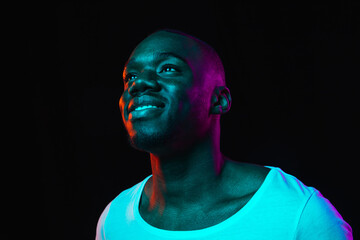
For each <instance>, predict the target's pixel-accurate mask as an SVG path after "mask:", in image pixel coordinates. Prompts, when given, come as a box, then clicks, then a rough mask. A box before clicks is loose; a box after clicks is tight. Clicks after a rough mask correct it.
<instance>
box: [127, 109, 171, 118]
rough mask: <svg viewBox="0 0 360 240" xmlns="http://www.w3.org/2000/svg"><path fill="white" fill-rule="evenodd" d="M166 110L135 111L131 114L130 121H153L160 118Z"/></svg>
mask: <svg viewBox="0 0 360 240" xmlns="http://www.w3.org/2000/svg"><path fill="white" fill-rule="evenodd" d="M163 110H164V108H147V109H142V110H134V111H132V112H131V113H129V120H135V119H136V120H137V119H151V118H154V117H157V116H160V115H161V113H162V112H163Z"/></svg>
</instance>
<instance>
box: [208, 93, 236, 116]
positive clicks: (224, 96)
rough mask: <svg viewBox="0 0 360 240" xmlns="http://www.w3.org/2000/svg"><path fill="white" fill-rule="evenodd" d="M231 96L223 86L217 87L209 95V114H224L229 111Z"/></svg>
mask: <svg viewBox="0 0 360 240" xmlns="http://www.w3.org/2000/svg"><path fill="white" fill-rule="evenodd" d="M230 107H231V94H230V90H229V89H228V88H227V87H225V86H217V87H215V89H214V92H213V94H212V95H211V106H210V114H224V113H227V112H228V111H229V110H230Z"/></svg>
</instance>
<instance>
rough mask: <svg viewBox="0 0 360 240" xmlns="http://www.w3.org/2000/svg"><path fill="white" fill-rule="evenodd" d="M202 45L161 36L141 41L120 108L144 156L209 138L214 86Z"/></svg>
mask: <svg viewBox="0 0 360 240" xmlns="http://www.w3.org/2000/svg"><path fill="white" fill-rule="evenodd" d="M204 71H205V68H204V64H203V59H202V54H201V49H200V48H199V45H198V43H197V42H196V41H194V40H193V39H190V38H188V37H186V36H182V35H179V34H174V33H168V32H158V33H155V34H153V35H151V36H149V37H148V38H146V39H145V40H144V41H143V42H141V43H140V44H139V45H138V47H137V48H136V49H135V50H134V51H133V53H132V54H131V56H130V58H129V60H128V62H127V65H126V66H125V69H124V73H123V79H124V92H123V94H122V96H121V98H120V102H119V106H120V110H121V114H122V118H123V122H124V125H125V128H126V130H127V132H128V134H129V138H130V142H131V144H132V145H133V146H134V147H135V148H137V149H139V150H143V151H147V152H152V153H154V152H155V153H156V152H158V153H161V152H163V151H174V150H176V149H181V148H183V147H186V146H187V145H189V144H191V143H192V142H193V141H195V140H196V139H198V138H201V137H203V136H204V135H205V134H206V132H207V130H208V128H209V126H210V118H209V106H210V98H211V95H210V94H209V93H210V92H211V90H212V89H211V87H210V88H209V86H206V87H205V84H203V82H204V79H203V76H204Z"/></svg>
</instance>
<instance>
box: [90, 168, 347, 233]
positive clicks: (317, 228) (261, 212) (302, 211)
mask: <svg viewBox="0 0 360 240" xmlns="http://www.w3.org/2000/svg"><path fill="white" fill-rule="evenodd" d="M269 168H271V170H270V172H269V173H268V175H267V177H266V178H265V180H264V182H263V184H262V185H261V187H260V188H259V189H258V191H257V192H256V193H255V194H254V195H253V197H252V198H251V199H250V200H249V202H248V203H247V204H246V205H245V206H244V207H243V208H241V209H240V210H239V211H238V212H237V213H235V214H234V215H232V216H231V217H229V218H228V219H226V220H225V221H223V222H221V223H219V224H217V225H214V226H211V227H207V228H204V229H200V230H191V231H170V230H164V229H159V228H156V227H153V226H151V225H150V224H148V223H147V222H146V221H145V220H144V219H143V218H142V217H141V215H140V213H139V201H140V197H141V194H142V191H143V188H144V186H145V183H146V181H147V180H148V179H149V178H150V177H151V176H149V177H147V178H146V179H144V180H143V181H142V182H140V183H138V184H137V185H135V186H133V187H132V188H129V189H127V190H125V191H123V192H122V193H121V194H120V195H118V196H117V197H116V198H115V199H114V200H113V201H111V202H110V203H109V205H108V206H107V207H106V208H105V210H104V211H103V213H102V215H101V217H100V219H99V222H98V226H97V232H96V240H120V239H121V240H127V239H129V240H135V239H145V240H151V239H194V240H195V239H196V240H201V239H206V240H212V239H221V240H227V239H244V240H252V239H254V240H255V239H256V240H258V239H266V240H269V239H271V240H272V239H276V240H283V239H287V240H289V239H291V240H293V239H294V240H295V239H307V240H311V239H316V240H325V239H327V240H329V239H331V240H338V239H353V237H352V229H351V227H350V225H349V224H347V223H346V222H345V221H344V220H343V219H342V217H341V215H340V214H339V213H338V212H337V211H336V209H335V208H334V206H333V205H331V203H330V202H329V201H328V200H327V199H326V198H324V197H323V196H322V195H321V193H320V192H319V191H318V190H316V189H315V188H313V187H307V186H305V185H304V184H303V183H302V182H300V181H299V180H298V179H297V178H295V177H294V176H291V175H289V174H287V173H285V172H283V171H282V170H281V169H280V168H275V167H269Z"/></svg>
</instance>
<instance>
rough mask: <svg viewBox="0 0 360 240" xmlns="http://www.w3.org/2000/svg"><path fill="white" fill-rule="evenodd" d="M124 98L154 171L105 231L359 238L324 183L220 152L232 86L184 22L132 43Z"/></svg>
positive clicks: (117, 207) (151, 235)
mask: <svg viewBox="0 0 360 240" xmlns="http://www.w3.org/2000/svg"><path fill="white" fill-rule="evenodd" d="M123 78H124V92H123V94H122V96H121V98H120V102H119V106H120V110H121V113H122V118H123V122H124V125H125V128H126V130H127V131H128V134H129V140H130V142H131V145H132V146H133V147H134V148H136V149H139V150H141V151H146V152H149V153H150V160H151V167H152V175H151V176H149V177H147V178H146V179H145V180H144V181H142V182H140V183H139V184H137V185H135V186H134V187H132V188H130V189H128V190H125V191H123V192H122V193H121V194H120V195H119V196H117V197H116V198H115V199H114V200H113V201H112V202H111V203H110V204H109V205H108V206H107V207H106V208H105V210H104V212H103V213H102V215H101V217H100V219H99V222H98V227H97V234H96V239H98V240H101V239H109V240H114V239H207V240H210V239H277V240H281V239H307V240H309V239H317V240H320V239H352V231H351V228H350V226H349V225H348V224H347V223H346V222H345V221H344V220H343V219H342V218H341V216H340V214H339V213H338V212H337V211H336V209H335V208H334V207H333V206H332V205H331V204H330V202H329V201H328V200H327V199H325V198H324V197H323V196H322V195H321V194H320V192H319V191H317V190H316V189H314V188H312V187H307V186H305V185H304V184H303V183H301V182H300V181H299V180H298V179H296V178H295V177H293V176H291V175H288V174H286V173H284V172H283V171H282V170H281V169H279V168H275V167H264V166H258V165H253V164H247V163H238V162H234V161H232V160H230V159H228V158H227V157H225V156H224V155H223V154H222V153H221V151H220V116H221V115H222V114H224V113H226V112H228V111H229V110H230V106H231V95H230V91H229V89H228V88H227V87H226V84H225V75H224V69H223V66H222V63H221V61H220V58H219V56H218V55H217V53H216V52H215V51H214V50H213V49H212V48H211V47H210V46H209V45H208V44H206V43H204V42H203V41H201V40H199V39H197V38H195V37H193V36H190V35H187V34H185V33H182V32H178V31H175V30H161V31H157V32H155V33H153V34H151V35H150V36H148V37H147V38H146V39H145V40H143V41H142V42H141V43H140V44H139V45H138V46H137V47H136V48H135V50H134V51H133V52H132V54H131V56H130V58H129V60H128V62H127V64H126V66H125V69H124V73H123Z"/></svg>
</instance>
